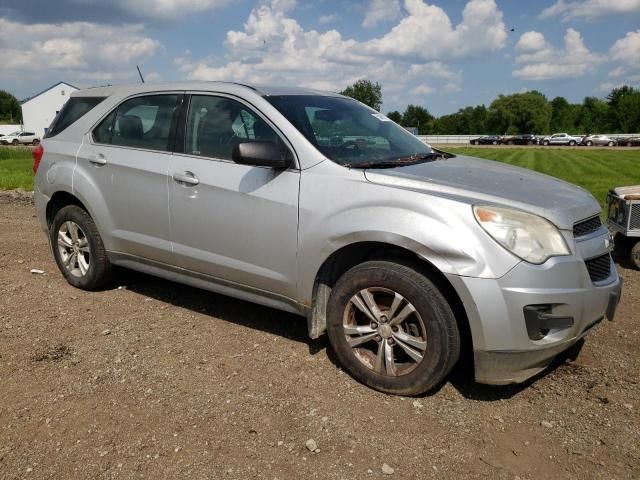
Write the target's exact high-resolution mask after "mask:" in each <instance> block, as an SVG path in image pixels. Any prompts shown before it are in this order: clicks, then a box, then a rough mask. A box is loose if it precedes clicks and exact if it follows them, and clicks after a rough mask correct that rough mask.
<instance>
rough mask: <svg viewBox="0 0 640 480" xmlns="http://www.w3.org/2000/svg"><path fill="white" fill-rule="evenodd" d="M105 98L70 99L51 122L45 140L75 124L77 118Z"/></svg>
mask: <svg viewBox="0 0 640 480" xmlns="http://www.w3.org/2000/svg"><path fill="white" fill-rule="evenodd" d="M104 99H105V97H71V98H70V99H69V100H68V101H67V103H65V104H64V107H62V110H60V113H58V115H56V118H54V119H53V122H51V126H50V127H49V130H47V134H46V135H45V138H51V137H55V136H56V135H58V134H59V133H60V132H62V131H63V130H65V129H66V128H67V127H68V126H69V125H71V124H73V123H75V122H76V121H77V120H78V119H79V118H81V117H82V116H84V115H85V114H86V113H87V112H89V111H91V110H92V109H93V108H94V107H95V106H96V105H98V104H99V103H100V102H102V101H103V100H104Z"/></svg>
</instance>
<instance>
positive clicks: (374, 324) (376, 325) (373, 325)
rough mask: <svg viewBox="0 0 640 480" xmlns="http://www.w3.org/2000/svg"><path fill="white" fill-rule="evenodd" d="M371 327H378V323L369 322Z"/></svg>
mask: <svg viewBox="0 0 640 480" xmlns="http://www.w3.org/2000/svg"><path fill="white" fill-rule="evenodd" d="M371 328H373V329H374V330H375V329H376V328H378V324H377V323H376V322H373V323H372V324H371Z"/></svg>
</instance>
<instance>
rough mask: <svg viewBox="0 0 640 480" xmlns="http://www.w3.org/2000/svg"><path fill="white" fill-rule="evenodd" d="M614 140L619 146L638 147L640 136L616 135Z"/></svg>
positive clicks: (639, 145)
mask: <svg viewBox="0 0 640 480" xmlns="http://www.w3.org/2000/svg"><path fill="white" fill-rule="evenodd" d="M616 140H617V143H618V145H619V146H621V147H640V137H618V138H617V139H616Z"/></svg>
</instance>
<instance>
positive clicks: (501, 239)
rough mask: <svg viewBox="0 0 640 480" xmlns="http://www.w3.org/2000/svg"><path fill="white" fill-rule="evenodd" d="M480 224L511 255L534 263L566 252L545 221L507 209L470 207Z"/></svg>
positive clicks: (564, 245) (567, 251) (562, 239)
mask: <svg viewBox="0 0 640 480" xmlns="http://www.w3.org/2000/svg"><path fill="white" fill-rule="evenodd" d="M473 213H474V214H475V216H476V220H478V223H479V224H480V226H481V227H482V228H483V229H484V230H485V231H486V232H487V233H488V234H489V235H490V236H491V237H492V238H493V239H494V240H495V241H496V242H498V243H499V244H500V245H502V246H503V247H504V248H506V249H507V250H509V251H510V252H511V253H513V254H514V255H516V256H518V257H520V258H522V259H523V260H526V261H527V262H529V263H535V264H537V265H539V264H541V263H544V262H546V261H547V260H548V259H549V258H550V257H555V256H559V255H570V254H571V252H570V251H569V247H567V243H566V242H565V241H564V238H562V235H561V234H560V231H559V230H558V229H557V227H556V226H555V225H553V224H552V223H551V222H549V221H548V220H546V219H544V218H542V217H539V216H537V215H533V214H531V213H525V212H521V211H519V210H511V209H509V208H500V207H488V206H487V207H485V206H474V207H473Z"/></svg>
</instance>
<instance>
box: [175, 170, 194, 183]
mask: <svg viewBox="0 0 640 480" xmlns="http://www.w3.org/2000/svg"><path fill="white" fill-rule="evenodd" d="M173 179H174V180H175V181H176V182H178V183H182V184H184V185H189V186H193V185H198V184H199V183H200V180H198V177H196V176H195V175H194V174H193V172H184V173H174V174H173Z"/></svg>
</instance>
